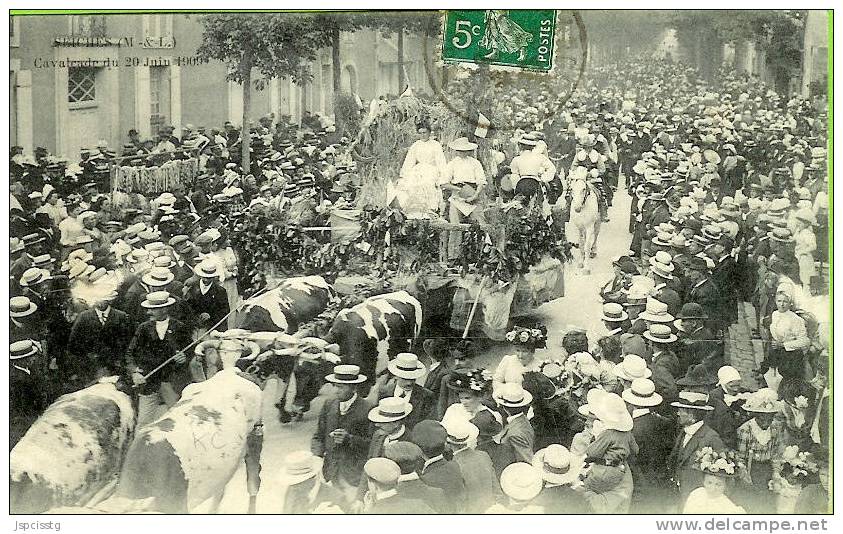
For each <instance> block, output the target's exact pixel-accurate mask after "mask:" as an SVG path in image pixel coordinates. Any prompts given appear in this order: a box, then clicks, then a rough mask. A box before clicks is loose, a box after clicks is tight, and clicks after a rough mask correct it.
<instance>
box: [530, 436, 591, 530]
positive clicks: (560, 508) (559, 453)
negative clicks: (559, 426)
mask: <svg viewBox="0 0 843 534" xmlns="http://www.w3.org/2000/svg"><path fill="white" fill-rule="evenodd" d="M533 466H534V467H535V468H536V469H537V470H539V471H541V474H542V479H543V480H544V485H543V486H542V490H541V493H539V494H538V496H537V497H536V498H535V499H533V500H532V504H533V505H535V506H541V507H542V508H544V513H545V514H589V513H592V510H591V506H590V505H589V504H588V501H586V500H585V497H583V494H582V493H581V492H579V491H575V490H574V489H572V488H571V483H573V482H576V481H577V478H578V477H579V474H580V472H581V469H582V462H581V461H580V462H578V461H577V459H576V458H574V457H572V456H571V453H570V451H569V450H568V449H567V448H566V447H564V446H562V445H557V444H553V445H549V446H548V447H547V448H545V449H542V450H540V451H538V452H537V453H536V455H535V456H534V457H533Z"/></svg>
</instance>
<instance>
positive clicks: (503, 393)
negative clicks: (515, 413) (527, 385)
mask: <svg viewBox="0 0 843 534" xmlns="http://www.w3.org/2000/svg"><path fill="white" fill-rule="evenodd" d="M492 397H493V398H494V399H495V402H497V403H498V405H499V406H504V407H507V408H520V407H522V406H527V405H528V404H530V403H531V402H533V395H532V394H531V393H530V392H529V391H526V390H525V389H524V388H523V387H521V384H516V383H514V382H507V383H505V384H503V385H502V386H500V387H499V388H498V390H497V391H496V392H495V393H493V394H492Z"/></svg>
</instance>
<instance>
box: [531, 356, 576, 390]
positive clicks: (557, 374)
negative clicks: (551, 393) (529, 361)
mask: <svg viewBox="0 0 843 534" xmlns="http://www.w3.org/2000/svg"><path fill="white" fill-rule="evenodd" d="M539 372H540V373H541V374H543V375H544V376H546V377H547V378H549V379H550V381H551V382H553V385H554V386H555V387H556V395H560V394H562V393H565V392H567V391H569V389H570V387H571V383H572V380H571V376H570V373H569V372H568V370H567V369H565V366H564V365H563V364H560V363H559V362H558V361H556V360H553V359H545V360H542V361H540V362H539Z"/></svg>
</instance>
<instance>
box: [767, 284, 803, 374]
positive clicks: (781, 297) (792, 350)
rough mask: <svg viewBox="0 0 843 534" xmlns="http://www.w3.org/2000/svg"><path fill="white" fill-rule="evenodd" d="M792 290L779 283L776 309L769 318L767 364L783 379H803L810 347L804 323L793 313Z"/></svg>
mask: <svg viewBox="0 0 843 534" xmlns="http://www.w3.org/2000/svg"><path fill="white" fill-rule="evenodd" d="M793 288H794V286H793V285H791V284H780V285H779V287H778V289H777V290H776V310H775V311H774V312H773V313H772V314H771V316H770V322H769V325H770V348H769V351H768V354H767V363H768V364H769V366H770V367H772V368H775V369H777V370H778V372H779V373H781V375H782V376H783V377H786V378H787V377H789V378H804V373H805V350H806V349H807V348H808V347H810V346H811V340H810V338H809V337H808V330H807V328H806V325H805V320H804V319H802V318H801V317H799V315H797V314H796V313H795V312H794V311H793V308H794V306H793V300H794V297H793Z"/></svg>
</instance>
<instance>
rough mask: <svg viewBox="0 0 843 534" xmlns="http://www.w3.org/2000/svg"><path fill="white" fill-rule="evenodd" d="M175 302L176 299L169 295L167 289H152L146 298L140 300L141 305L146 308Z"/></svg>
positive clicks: (160, 306) (161, 306)
mask: <svg viewBox="0 0 843 534" xmlns="http://www.w3.org/2000/svg"><path fill="white" fill-rule="evenodd" d="M175 303H176V299H175V298H173V297H172V296H170V292H169V291H153V292H152V293H149V294H147V295H146V299H145V300H144V301H143V302H141V306H143V307H144V308H148V309H154V308H166V307H167V306H172V305H173V304H175Z"/></svg>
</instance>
